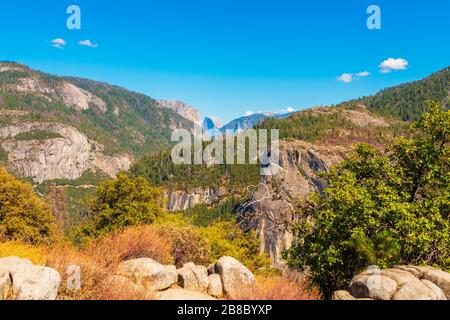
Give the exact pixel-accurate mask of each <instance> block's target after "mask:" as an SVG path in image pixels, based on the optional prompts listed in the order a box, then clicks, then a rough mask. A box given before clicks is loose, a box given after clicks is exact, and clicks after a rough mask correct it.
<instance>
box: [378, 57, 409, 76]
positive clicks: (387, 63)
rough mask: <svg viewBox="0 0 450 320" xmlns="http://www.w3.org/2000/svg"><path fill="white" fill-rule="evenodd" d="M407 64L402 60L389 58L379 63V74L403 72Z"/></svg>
mask: <svg viewBox="0 0 450 320" xmlns="http://www.w3.org/2000/svg"><path fill="white" fill-rule="evenodd" d="M408 64H409V62H408V61H407V60H405V59H403V58H398V59H394V58H389V59H386V60H384V61H383V62H382V63H380V65H379V68H380V72H381V73H389V72H391V71H398V70H405V69H406V68H407V67H408Z"/></svg>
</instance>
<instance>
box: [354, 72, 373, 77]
mask: <svg viewBox="0 0 450 320" xmlns="http://www.w3.org/2000/svg"><path fill="white" fill-rule="evenodd" d="M356 76H357V77H360V78H364V77H368V76H370V72H369V71H363V72H358V73H357V74H356Z"/></svg>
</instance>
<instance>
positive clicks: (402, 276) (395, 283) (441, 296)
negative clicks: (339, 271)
mask: <svg viewBox="0 0 450 320" xmlns="http://www.w3.org/2000/svg"><path fill="white" fill-rule="evenodd" d="M449 277H450V274H449V273H447V272H444V271H442V270H439V269H436V268H432V267H415V266H398V267H395V268H392V269H384V270H380V269H376V268H375V269H370V270H367V271H364V272H362V273H360V274H358V275H357V276H355V277H354V278H353V279H352V281H351V282H350V285H349V287H348V291H336V292H335V293H334V294H333V299H334V300H351V299H352V298H353V299H364V298H369V299H374V300H448V294H447V292H448V279H449ZM430 279H431V280H430ZM446 290H447V291H446ZM344 292H347V293H348V294H345V293H344ZM446 294H447V295H446Z"/></svg>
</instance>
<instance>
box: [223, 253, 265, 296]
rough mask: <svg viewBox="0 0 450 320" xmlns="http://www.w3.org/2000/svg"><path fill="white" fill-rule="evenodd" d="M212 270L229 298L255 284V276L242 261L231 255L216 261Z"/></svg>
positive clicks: (238, 294)
mask: <svg viewBox="0 0 450 320" xmlns="http://www.w3.org/2000/svg"><path fill="white" fill-rule="evenodd" d="M214 271H215V272H216V273H217V274H218V275H219V276H220V278H221V279H222V285H223V291H224V293H225V294H226V295H227V296H228V297H230V298H231V299H235V298H238V297H239V296H240V295H241V294H242V293H243V292H245V291H246V290H247V289H250V288H251V287H254V286H257V282H256V278H255V276H254V275H253V273H251V272H250V270H248V269H247V268H246V267H245V266H244V265H243V264H242V263H240V262H239V261H237V260H236V259H234V258H232V257H222V258H220V259H219V261H217V263H216V264H215V267H214Z"/></svg>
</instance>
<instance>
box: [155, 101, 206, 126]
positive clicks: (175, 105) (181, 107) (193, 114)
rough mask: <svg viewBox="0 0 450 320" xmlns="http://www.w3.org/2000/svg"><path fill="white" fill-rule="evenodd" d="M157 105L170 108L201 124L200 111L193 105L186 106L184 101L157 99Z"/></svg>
mask: <svg viewBox="0 0 450 320" xmlns="http://www.w3.org/2000/svg"><path fill="white" fill-rule="evenodd" d="M157 103H158V105H159V106H160V107H161V108H168V109H172V110H173V111H175V112H177V113H178V114H179V115H181V116H182V117H183V118H186V119H188V120H190V121H192V122H194V123H197V124H201V122H202V120H201V117H200V112H199V111H198V110H197V109H195V108H194V107H191V106H188V105H187V104H186V103H184V102H182V101H178V100H158V101H157Z"/></svg>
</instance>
